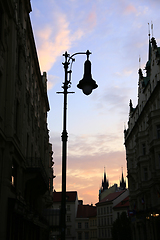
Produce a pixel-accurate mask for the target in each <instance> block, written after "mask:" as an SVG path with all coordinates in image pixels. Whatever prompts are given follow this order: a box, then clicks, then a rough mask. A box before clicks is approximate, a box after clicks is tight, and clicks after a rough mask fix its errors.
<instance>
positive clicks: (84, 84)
mask: <svg viewBox="0 0 160 240" xmlns="http://www.w3.org/2000/svg"><path fill="white" fill-rule="evenodd" d="M78 54H86V55H87V60H86V61H85V63H84V76H83V79H82V80H80V81H79V83H78V85H77V87H78V88H79V89H82V91H83V93H84V94H86V95H89V94H91V92H92V90H93V89H95V88H97V87H98V85H97V84H96V82H95V81H94V80H93V79H92V75H91V62H90V61H89V55H90V54H91V52H89V50H87V51H86V52H78V53H74V54H73V55H71V56H70V55H69V54H68V53H67V52H65V54H63V56H64V57H65V62H64V63H63V65H64V71H65V80H64V83H63V86H62V88H63V92H57V93H62V94H64V109H63V131H62V196H61V214H60V232H61V240H65V229H66V161H67V139H68V133H67V128H66V121H67V94H68V93H74V92H68V88H70V87H71V73H72V70H71V69H72V63H73V62H74V61H75V59H74V58H73V57H74V56H75V55H78ZM70 64H71V65H70ZM69 65H70V70H68V67H69Z"/></svg>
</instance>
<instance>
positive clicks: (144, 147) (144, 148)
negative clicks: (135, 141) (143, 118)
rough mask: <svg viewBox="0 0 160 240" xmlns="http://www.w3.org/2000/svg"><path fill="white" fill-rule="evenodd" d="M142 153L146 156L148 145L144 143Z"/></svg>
mask: <svg viewBox="0 0 160 240" xmlns="http://www.w3.org/2000/svg"><path fill="white" fill-rule="evenodd" d="M142 153H143V155H146V144H145V143H142Z"/></svg>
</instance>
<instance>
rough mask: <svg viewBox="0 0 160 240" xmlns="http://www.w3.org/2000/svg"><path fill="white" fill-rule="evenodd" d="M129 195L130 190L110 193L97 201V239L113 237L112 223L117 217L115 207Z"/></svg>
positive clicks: (102, 239)
mask: <svg viewBox="0 0 160 240" xmlns="http://www.w3.org/2000/svg"><path fill="white" fill-rule="evenodd" d="M128 195H129V191H128V190H120V191H118V192H114V193H110V194H109V195H107V196H106V197H105V198H103V199H102V200H101V201H99V202H98V203H96V207H97V239H98V240H104V239H108V240H111V239H112V224H113V222H114V221H115V220H116V219H117V215H116V212H114V207H115V206H116V205H117V204H118V203H120V202H121V201H122V200H124V199H125V198H126V197H127V196H128Z"/></svg>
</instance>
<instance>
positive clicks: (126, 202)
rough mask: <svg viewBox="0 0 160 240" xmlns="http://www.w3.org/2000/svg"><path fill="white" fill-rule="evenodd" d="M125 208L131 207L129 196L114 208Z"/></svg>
mask: <svg viewBox="0 0 160 240" xmlns="http://www.w3.org/2000/svg"><path fill="white" fill-rule="evenodd" d="M124 207H129V196H128V197H126V198H125V199H123V200H122V201H121V202H120V203H118V204H117V205H116V206H114V207H113V208H114V209H115V208H124Z"/></svg>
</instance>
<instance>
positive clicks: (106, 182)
mask: <svg viewBox="0 0 160 240" xmlns="http://www.w3.org/2000/svg"><path fill="white" fill-rule="evenodd" d="M108 187H109V182H108V179H107V178H106V170H105V167H104V181H103V180H102V188H103V190H106V189H108Z"/></svg>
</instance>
